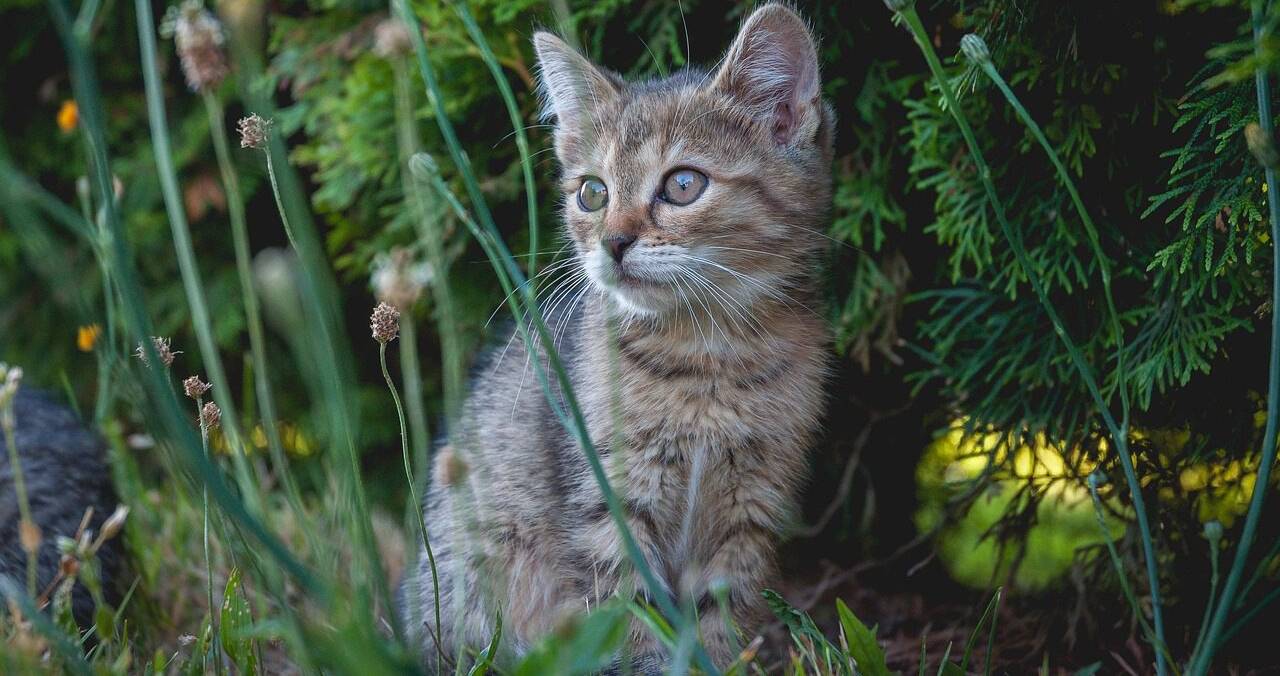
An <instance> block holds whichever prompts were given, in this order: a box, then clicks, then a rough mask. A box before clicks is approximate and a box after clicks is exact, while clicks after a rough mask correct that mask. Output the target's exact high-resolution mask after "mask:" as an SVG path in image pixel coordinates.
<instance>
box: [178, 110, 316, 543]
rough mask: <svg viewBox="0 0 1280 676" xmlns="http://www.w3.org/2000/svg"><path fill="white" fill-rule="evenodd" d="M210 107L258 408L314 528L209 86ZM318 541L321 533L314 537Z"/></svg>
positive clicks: (287, 485) (270, 446)
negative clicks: (290, 450)
mask: <svg viewBox="0 0 1280 676" xmlns="http://www.w3.org/2000/svg"><path fill="white" fill-rule="evenodd" d="M201 98H203V99H204V104H205V112H206V113H207V114H208V117H209V134H210V135H211V136H212V138H213V152H214V156H215V157H216V158H217V161H218V170H219V172H220V173H221V175H222V186H223V190H224V192H225V193H226V196H227V213H228V216H229V217H230V219H229V220H230V221H231V240H232V245H233V248H234V250H235V257H236V275H237V276H238V277H239V281H240V296H241V302H242V303H243V304H244V314H245V325H246V327H247V328H248V331H249V351H250V354H252V355H253V363H254V369H253V376H254V378H253V382H254V392H255V393H256V394H257V399H258V412H259V415H261V417H262V430H263V433H264V436H265V437H266V438H267V450H268V452H269V453H270V455H271V462H272V464H273V465H274V466H275V470H276V474H277V475H279V477H280V480H281V483H282V484H283V485H284V489H285V499H286V500H287V501H288V502H289V506H290V508H291V509H292V511H293V515H294V517H295V518H296V519H298V522H299V523H300V524H302V526H303V527H304V530H307V531H308V533H310V520H309V519H308V518H307V514H306V510H305V509H304V508H303V505H302V496H301V493H299V491H298V486H297V484H296V483H295V482H294V479H293V474H292V473H291V472H290V471H289V463H288V460H287V459H286V457H285V453H284V444H283V443H282V442H281V440H280V428H279V426H278V424H277V423H278V418H277V416H276V406H275V395H274V394H273V393H272V390H271V374H270V362H269V361H268V360H267V343H266V337H265V333H264V331H263V326H262V313H261V311H260V309H259V307H258V296H257V293H256V292H255V290H254V286H253V261H252V253H251V250H250V247H249V228H248V223H247V220H246V218H245V207H244V196H243V195H242V194H241V192H240V179H239V176H238V174H237V173H236V169H235V164H234V163H233V162H232V159H231V144H230V143H229V142H228V140H227V129H226V120H225V118H224V113H223V108H222V103H221V101H219V100H218V97H217V95H215V94H214V93H213V92H209V91H206V92H203V93H202V94H201ZM308 539H309V540H311V541H312V542H314V541H315V538H314V537H312V538H308Z"/></svg>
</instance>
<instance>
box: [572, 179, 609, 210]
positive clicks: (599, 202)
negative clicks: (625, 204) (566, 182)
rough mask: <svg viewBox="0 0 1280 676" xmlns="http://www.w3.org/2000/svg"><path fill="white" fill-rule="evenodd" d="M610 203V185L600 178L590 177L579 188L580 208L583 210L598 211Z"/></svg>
mask: <svg viewBox="0 0 1280 676" xmlns="http://www.w3.org/2000/svg"><path fill="white" fill-rule="evenodd" d="M608 203H609V187H608V186H606V185H605V184H604V181H601V180H600V179H598V178H588V179H586V180H584V181H583V182H582V187H581V188H578V208H579V209H582V210H583V211H598V210H599V209H600V207H603V206H604V205H606V204H608Z"/></svg>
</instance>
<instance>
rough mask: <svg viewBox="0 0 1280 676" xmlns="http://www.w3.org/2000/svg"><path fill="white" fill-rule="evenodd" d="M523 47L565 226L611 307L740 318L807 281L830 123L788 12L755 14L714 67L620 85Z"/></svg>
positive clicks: (826, 182)
mask: <svg viewBox="0 0 1280 676" xmlns="http://www.w3.org/2000/svg"><path fill="white" fill-rule="evenodd" d="M534 46H535V47H536V49H537V52H538V64H539V67H540V70H541V82H542V89H543V94H544V99H545V103H546V112H547V115H548V116H551V115H554V117H555V118H556V128H555V150H556V154H557V156H558V157H559V160H560V165H561V168H562V174H561V175H562V179H561V187H562V190H563V194H564V214H565V225H566V227H567V229H568V234H569V236H570V237H571V239H572V240H573V243H574V245H575V246H576V252H577V255H578V258H579V260H580V261H581V263H582V265H583V268H584V269H585V271H586V273H587V276H588V277H589V279H590V280H591V282H592V283H593V284H595V285H597V286H598V287H599V288H601V289H604V290H605V291H606V292H607V295H608V297H609V298H611V299H612V300H613V301H614V304H615V306H616V307H619V308H621V309H622V310H624V311H625V312H627V313H629V314H631V315H634V316H647V317H662V316H664V315H667V314H668V313H671V312H685V311H686V310H687V311H688V312H693V311H694V308H699V307H704V306H706V305H718V306H721V307H724V308H726V309H731V310H732V311H734V312H742V311H744V310H747V309H749V308H750V307H751V306H752V304H754V303H755V302H757V301H758V300H759V299H761V298H765V297H773V298H781V297H782V295H783V294H784V293H785V291H784V289H786V288H788V287H794V286H796V285H797V284H799V283H803V282H805V281H807V280H808V279H809V278H810V277H812V275H813V272H814V268H815V266H816V254H817V252H818V251H819V250H820V244H821V240H820V237H821V234H820V233H821V231H822V229H823V228H824V223H823V222H822V220H823V218H824V216H825V214H826V210H827V206H828V203H829V201H830V191H831V177H830V169H829V167H830V163H831V142H832V127H833V115H832V113H831V110H830V107H829V106H827V105H826V104H825V103H824V102H823V100H822V98H821V92H820V83H821V81H820V78H819V74H818V59H817V51H816V49H815V47H814V40H813V38H812V36H811V35H810V33H809V29H808V27H807V26H806V25H805V23H804V21H803V20H802V19H801V18H800V17H799V16H797V15H796V14H795V13H794V12H793V11H791V10H790V9H788V8H786V7H784V6H782V5H777V4H769V5H766V6H764V7H762V8H760V9H758V10H756V11H755V12H754V13H752V14H751V16H750V17H749V18H748V19H747V20H746V22H745V23H743V26H742V29H741V30H740V31H739V33H738V36H737V38H735V39H734V41H733V45H732V46H731V47H730V48H729V51H728V53H727V54H726V55H725V57H724V59H723V60H722V61H721V64H720V65H719V67H718V68H716V69H715V70H713V71H711V72H701V71H693V70H686V71H682V72H679V73H676V74H673V75H671V76H670V77H667V78H665V79H659V80H651V81H644V82H626V81H624V80H623V79H622V78H621V77H619V76H618V75H616V74H615V73H612V72H610V71H608V70H606V69H604V68H601V67H599V66H596V65H594V64H592V63H591V62H589V61H588V60H587V59H585V58H584V57H582V56H581V55H580V54H578V53H577V52H576V51H574V50H573V48H571V47H570V46H568V45H567V44H565V43H564V42H563V41H561V40H560V39H559V38H557V37H555V36H554V35H552V34H550V33H545V32H540V33H538V34H536V35H535V36H534Z"/></svg>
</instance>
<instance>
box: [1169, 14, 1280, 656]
mask: <svg viewBox="0 0 1280 676" xmlns="http://www.w3.org/2000/svg"><path fill="white" fill-rule="evenodd" d="M1263 14H1264V6H1263V3H1262V2H1261V0H1254V2H1253V10H1252V21H1253V42H1254V48H1255V50H1256V51H1257V53H1258V54H1262V51H1263V49H1262V43H1263V41H1264V38H1265V37H1266V36H1265V35H1264V33H1263V29H1264V24H1265V22H1264V16H1263ZM1264 63H1265V61H1264ZM1254 83H1255V88H1256V90H1257V95H1258V126H1260V127H1261V128H1262V133H1263V134H1264V135H1265V136H1266V138H1267V139H1268V140H1274V139H1275V129H1274V125H1273V124H1272V118H1271V85H1270V82H1269V81H1268V78H1267V70H1266V67H1265V66H1263V65H1259V66H1258V67H1257V70H1256V71H1255V73H1254ZM1264 173H1265V175H1266V179H1267V206H1268V208H1269V213H1270V217H1271V247H1272V255H1271V356H1270V359H1269V360H1268V362H1267V369H1268V374H1269V378H1268V383H1267V426H1266V429H1265V431H1264V432H1263V434H1262V453H1261V458H1260V462H1259V464H1258V478H1257V480H1255V481H1254V483H1253V496H1252V497H1251V498H1250V499H1249V511H1248V512H1247V513H1246V514H1245V518H1244V526H1243V527H1242V528H1241V529H1240V540H1239V544H1238V545H1236V554H1235V558H1234V559H1232V561H1231V569H1230V572H1228V573H1227V581H1226V583H1225V584H1223V585H1222V595H1221V596H1220V597H1219V598H1218V606H1217V609H1216V610H1215V611H1214V614H1213V620H1212V621H1211V622H1210V623H1209V631H1208V633H1207V634H1205V637H1204V644H1203V645H1202V646H1201V652H1200V653H1198V654H1196V655H1195V656H1194V658H1193V659H1192V662H1191V668H1190V670H1189V671H1190V673H1191V674H1196V675H1198V674H1207V673H1208V672H1209V667H1210V665H1211V663H1212V661H1213V654H1214V652H1216V651H1217V649H1218V647H1219V640H1218V637H1219V634H1220V633H1221V632H1222V629H1223V627H1224V626H1225V625H1226V622H1227V618H1228V616H1229V615H1230V614H1231V609H1232V607H1233V605H1234V603H1235V600H1236V599H1235V594H1236V588H1237V587H1238V586H1239V584H1240V580H1241V576H1242V575H1243V574H1244V568H1245V564H1246V563H1248V560H1249V549H1250V548H1251V547H1252V546H1253V540H1254V537H1255V536H1256V535H1257V531H1258V521H1259V519H1261V517H1262V506H1263V503H1264V502H1266V499H1267V492H1268V491H1270V490H1271V468H1272V465H1274V464H1275V461H1276V431H1277V423H1278V422H1280V306H1278V305H1277V303H1280V244H1277V241H1276V240H1277V238H1280V195H1277V194H1276V190H1278V189H1280V183H1278V182H1277V180H1276V171H1275V169H1274V168H1272V167H1266V168H1265V169H1264Z"/></svg>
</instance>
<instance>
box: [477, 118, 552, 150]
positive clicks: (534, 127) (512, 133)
mask: <svg viewBox="0 0 1280 676" xmlns="http://www.w3.org/2000/svg"><path fill="white" fill-rule="evenodd" d="M541 127H546V128H547V129H554V128H555V125H554V124H531V125H528V126H526V127H524V128H522V129H521V131H529V130H530V129H538V128H541ZM515 135H516V131H515V130H514V129H512V130H511V133H509V134H507V135H506V136H503V137H502V138H500V139H498V142H497V143H495V144H493V147H494V148H497V147H498V146H500V145H502V142H503V141H506V140H507V139H509V138H511V137H512V136H515ZM491 150H492V148H491Z"/></svg>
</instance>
